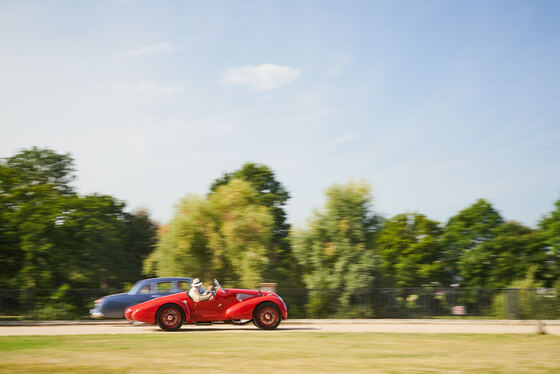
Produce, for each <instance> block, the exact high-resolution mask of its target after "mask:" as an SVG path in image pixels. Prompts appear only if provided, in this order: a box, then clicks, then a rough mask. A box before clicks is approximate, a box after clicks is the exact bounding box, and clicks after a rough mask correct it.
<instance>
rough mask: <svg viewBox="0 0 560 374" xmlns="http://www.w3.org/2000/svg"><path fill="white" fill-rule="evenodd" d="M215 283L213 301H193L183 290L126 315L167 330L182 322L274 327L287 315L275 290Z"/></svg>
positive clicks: (130, 308)
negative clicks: (236, 287) (249, 324)
mask: <svg viewBox="0 0 560 374" xmlns="http://www.w3.org/2000/svg"><path fill="white" fill-rule="evenodd" d="M214 283H215V285H216V290H215V291H213V292H214V298H213V299H211V300H207V301H199V302H194V301H193V300H192V299H191V298H190V296H189V295H188V292H180V293H176V294H173V295H168V296H164V297H160V298H157V299H154V300H149V301H146V302H144V303H141V304H138V305H134V306H131V307H129V308H127V309H126V311H125V317H126V319H128V320H131V321H139V322H145V323H151V324H157V325H158V326H159V327H160V328H161V329H163V330H165V331H175V330H178V329H179V328H181V326H182V325H183V323H195V324H204V325H206V324H212V323H215V322H220V323H233V324H239V325H241V324H245V323H249V322H251V321H253V323H254V324H255V326H257V327H258V328H261V329H265V330H272V329H275V328H277V327H278V325H279V324H280V322H281V320H282V319H286V318H288V309H287V308H286V304H284V301H283V300H282V298H281V297H280V296H278V295H276V294H275V293H274V292H269V291H258V290H241V289H224V288H222V287H221V286H220V284H219V283H218V281H217V280H215V279H214Z"/></svg>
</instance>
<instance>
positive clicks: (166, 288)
mask: <svg viewBox="0 0 560 374" xmlns="http://www.w3.org/2000/svg"><path fill="white" fill-rule="evenodd" d="M156 287H157V293H169V292H171V282H158V283H157V286H156Z"/></svg>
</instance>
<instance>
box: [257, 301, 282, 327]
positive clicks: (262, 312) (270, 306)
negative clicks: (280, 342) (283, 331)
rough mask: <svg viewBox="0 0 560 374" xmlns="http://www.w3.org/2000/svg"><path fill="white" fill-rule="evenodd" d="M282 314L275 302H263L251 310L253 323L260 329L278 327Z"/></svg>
mask: <svg viewBox="0 0 560 374" xmlns="http://www.w3.org/2000/svg"><path fill="white" fill-rule="evenodd" d="M281 320H282V315H281V314H280V309H279V308H278V306H276V304H274V303H271V302H264V303H262V304H260V305H258V306H257V307H256V308H255V311H254V312H253V323H254V324H255V326H257V327H258V328H260V329H263V330H273V329H275V328H277V327H278V325H279V324H280V321H281Z"/></svg>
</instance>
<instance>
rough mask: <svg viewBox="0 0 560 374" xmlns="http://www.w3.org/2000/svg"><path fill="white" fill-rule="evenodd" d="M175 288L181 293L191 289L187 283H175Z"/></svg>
mask: <svg viewBox="0 0 560 374" xmlns="http://www.w3.org/2000/svg"><path fill="white" fill-rule="evenodd" d="M177 286H178V288H179V289H180V290H181V291H188V290H190V289H191V284H190V283H189V282H177Z"/></svg>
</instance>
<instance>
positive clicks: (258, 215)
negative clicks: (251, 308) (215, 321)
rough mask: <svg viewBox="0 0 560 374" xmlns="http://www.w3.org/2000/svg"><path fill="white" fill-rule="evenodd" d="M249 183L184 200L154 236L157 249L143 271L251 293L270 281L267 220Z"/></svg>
mask: <svg viewBox="0 0 560 374" xmlns="http://www.w3.org/2000/svg"><path fill="white" fill-rule="evenodd" d="M260 202H261V200H260V199H259V195H258V193H257V192H256V191H255V190H254V189H253V187H252V186H251V184H250V183H248V182H246V181H243V180H241V179H232V180H230V181H229V183H227V184H225V185H222V186H220V187H218V188H216V190H215V191H214V192H213V193H212V194H211V195H210V196H209V197H208V198H206V199H205V198H202V197H198V196H192V195H191V196H187V197H186V198H184V199H183V200H181V202H180V203H179V205H178V206H177V207H176V211H175V216H174V217H173V219H172V220H171V222H170V223H169V225H167V226H165V227H164V228H162V229H161V230H160V232H159V238H160V240H159V242H158V245H157V249H156V250H155V251H154V252H153V253H152V254H151V255H150V257H149V258H148V259H147V261H146V262H145V271H146V272H147V273H152V272H153V273H155V274H157V275H158V276H171V275H184V274H189V275H192V276H198V277H201V278H204V279H211V278H212V277H215V278H219V279H221V280H223V282H224V284H226V285H228V284H230V285H235V286H241V287H256V286H257V284H258V283H260V282H263V281H271V280H273V279H270V278H268V277H269V276H270V275H269V274H267V272H266V270H267V269H268V268H269V264H270V262H271V261H273V260H274V253H272V250H273V247H272V245H271V240H272V232H273V224H274V221H273V217H272V214H271V212H270V209H269V208H268V207H266V206H264V205H261V204H260Z"/></svg>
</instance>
